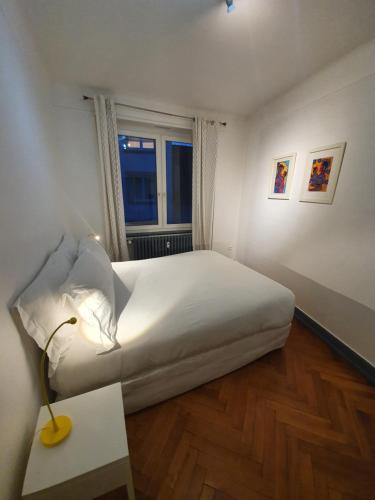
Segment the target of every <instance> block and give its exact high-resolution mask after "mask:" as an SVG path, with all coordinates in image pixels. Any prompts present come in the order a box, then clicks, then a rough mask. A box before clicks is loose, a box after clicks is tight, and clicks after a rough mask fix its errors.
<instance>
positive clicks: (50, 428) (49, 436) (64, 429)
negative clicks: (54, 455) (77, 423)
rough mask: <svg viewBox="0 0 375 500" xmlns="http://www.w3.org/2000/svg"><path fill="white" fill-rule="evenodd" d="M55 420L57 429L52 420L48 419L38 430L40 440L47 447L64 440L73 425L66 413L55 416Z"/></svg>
mask: <svg viewBox="0 0 375 500" xmlns="http://www.w3.org/2000/svg"><path fill="white" fill-rule="evenodd" d="M55 422H56V424H57V427H58V429H57V431H56V430H55V429H54V425H53V421H52V420H49V421H48V422H47V423H46V425H45V426H44V427H43V429H42V430H41V432H40V441H41V442H42V444H44V446H47V447H48V448H51V447H52V446H56V445H58V444H60V443H61V442H62V441H64V439H66V438H67V437H68V436H69V434H70V431H71V430H72V427H73V424H72V421H71V419H70V418H69V417H67V416H66V415H59V416H58V417H55Z"/></svg>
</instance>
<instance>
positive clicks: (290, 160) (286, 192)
mask: <svg viewBox="0 0 375 500" xmlns="http://www.w3.org/2000/svg"><path fill="white" fill-rule="evenodd" d="M296 156H297V155H296V153H292V154H289V155H284V156H278V157H277V158H274V159H273V163H272V168H271V179H270V189H269V193H268V198H273V199H276V200H289V198H290V190H291V187H292V181H293V174H294V165H295V163H296Z"/></svg>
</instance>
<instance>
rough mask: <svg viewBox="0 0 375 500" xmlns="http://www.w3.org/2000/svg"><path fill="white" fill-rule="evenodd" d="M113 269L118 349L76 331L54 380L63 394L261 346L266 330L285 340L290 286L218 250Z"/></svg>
mask: <svg viewBox="0 0 375 500" xmlns="http://www.w3.org/2000/svg"><path fill="white" fill-rule="evenodd" d="M113 270H114V272H115V286H116V307H117V314H118V332H117V340H118V343H119V348H118V349H116V350H113V351H111V352H109V353H105V354H102V355H97V354H96V353H95V345H93V344H91V343H90V342H89V341H88V340H86V339H85V338H83V337H81V336H76V337H75V338H74V341H73V343H72V345H71V348H70V350H69V351H68V353H67V354H66V356H65V357H64V359H63V360H62V361H61V362H60V363H59V365H58V367H57V370H56V372H55V374H54V376H53V377H52V379H51V387H52V388H53V389H54V390H56V391H57V392H58V394H59V397H68V396H71V395H74V394H79V393H82V392H86V391H88V390H91V389H94V388H96V387H100V386H103V385H105V384H109V383H112V382H115V381H118V380H121V381H123V382H129V381H131V380H133V379H134V380H136V379H138V380H139V379H141V378H142V377H144V376H147V375H148V374H150V373H152V372H156V371H157V370H159V371H160V370H163V369H165V368H166V367H168V366H172V365H173V366H176V365H177V364H178V363H179V362H186V360H188V359H189V358H192V359H193V358H194V357H195V358H197V356H198V355H200V354H202V353H206V352H209V351H211V350H213V349H218V348H222V347H225V346H226V345H230V344H236V343H237V342H238V341H240V340H242V339H244V338H246V337H249V336H253V335H257V337H256V338H257V341H256V347H257V348H258V349H259V347H261V344H262V335H259V334H261V333H262V332H268V331H276V332H277V331H278V330H279V331H280V332H282V334H280V335H282V336H283V339H282V340H283V342H285V337H286V335H287V334H285V332H286V327H288V326H289V324H290V322H291V319H292V316H293V311H294V296H293V294H292V293H291V292H290V290H288V289H287V288H285V287H283V286H282V285H280V284H278V283H276V282H274V281H272V280H270V279H269V278H266V277H265V276H263V275H261V274H259V273H257V272H255V271H253V270H251V269H249V268H247V267H245V266H243V265H241V264H239V263H238V262H235V261H233V260H231V259H228V258H227V257H224V256H222V255H220V254H218V253H216V252H210V251H199V252H190V253H186V254H180V255H173V256H170V257H162V258H158V259H150V260H143V261H131V262H120V263H114V264H113ZM288 331H289V330H288ZM283 342H282V343H283ZM253 343H254V342H253ZM279 344H280V342H279V343H277V342H276V343H275V342H274V340H273V344H272V345H277V346H279ZM273 348H275V347H273ZM261 350H262V349H261ZM268 350H270V349H268ZM222 352H224V351H222ZM266 352H267V351H266ZM252 359H254V358H252ZM232 369H233V368H232ZM228 371H229V370H228ZM205 381H206V380H203V381H201V383H203V382H205Z"/></svg>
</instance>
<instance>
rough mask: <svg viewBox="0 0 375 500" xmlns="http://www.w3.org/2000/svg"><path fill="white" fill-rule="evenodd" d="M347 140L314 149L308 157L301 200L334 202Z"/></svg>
mask: <svg viewBox="0 0 375 500" xmlns="http://www.w3.org/2000/svg"><path fill="white" fill-rule="evenodd" d="M345 146H346V142H340V143H339V144H332V145H331V146H325V147H321V148H316V149H313V150H312V151H310V152H309V155H308V158H307V167H306V172H305V177H304V180H303V184H302V190H301V197H300V201H308V202H311V203H332V202H333V197H334V195H335V190H336V184H337V181H338V178H339V174H340V168H341V164H342V159H343V157H344V152H345Z"/></svg>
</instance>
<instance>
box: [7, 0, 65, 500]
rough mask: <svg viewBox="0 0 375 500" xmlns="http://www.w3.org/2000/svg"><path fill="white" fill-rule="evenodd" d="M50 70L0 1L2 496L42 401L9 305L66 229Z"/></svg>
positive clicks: (11, 495) (20, 468)
mask: <svg viewBox="0 0 375 500" xmlns="http://www.w3.org/2000/svg"><path fill="white" fill-rule="evenodd" d="M49 91H50V83H49V79H48V76H47V74H46V72H45V70H44V67H43V65H42V64H41V62H40V60H39V58H38V55H37V54H36V52H35V50H34V48H33V41H32V39H31V38H30V37H29V35H28V30H27V26H26V25H25V24H24V22H23V17H22V15H21V13H20V11H19V10H18V4H17V2H15V1H14V0H0V96H1V98H0V152H1V154H0V240H1V243H0V325H1V332H0V336H1V349H0V380H1V383H0V407H1V410H0V498H1V499H12V500H13V499H16V498H19V494H20V491H21V487H22V482H23V474H24V470H25V466H26V461H27V456H28V452H29V446H30V443H31V437H32V434H33V432H34V428H35V422H36V415H37V411H38V409H39V405H40V398H39V389H38V388H39V379H38V375H37V366H38V353H37V349H36V348H35V345H34V343H33V341H32V340H31V339H29V338H28V337H27V336H26V335H24V334H20V333H19V332H18V330H17V329H16V327H15V325H14V323H13V321H12V319H11V316H10V313H9V306H10V305H11V304H12V303H13V302H14V299H15V298H16V296H17V295H18V294H19V292H20V291H22V289H23V288H24V287H25V286H26V285H27V284H28V282H30V280H31V279H32V277H33V276H34V275H35V274H36V273H37V271H38V269H39V268H40V267H41V266H42V264H43V261H44V260H45V258H46V256H47V254H48V253H49V252H50V251H51V250H53V249H54V247H56V246H57V244H58V242H59V239H60V238H61V234H62V232H63V231H64V222H63V219H64V217H63V216H62V205H61V204H60V200H59V190H58V189H57V186H56V183H55V179H54V169H53V165H54V154H53V150H52V149H51V146H52V140H51V107H50V100H49V97H50V95H49Z"/></svg>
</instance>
